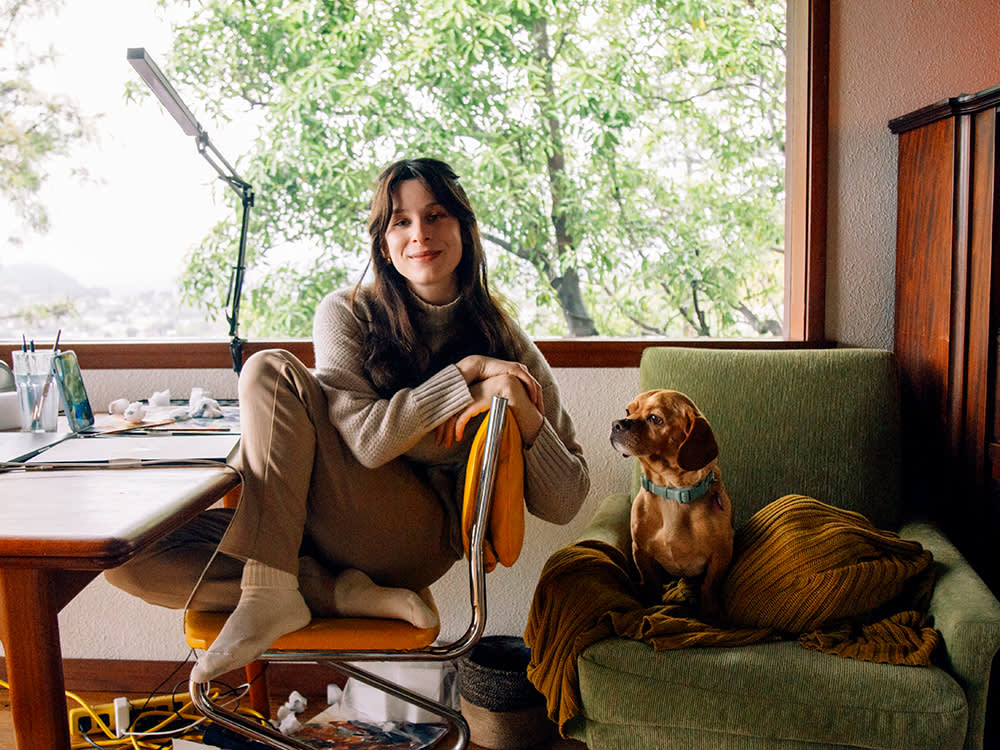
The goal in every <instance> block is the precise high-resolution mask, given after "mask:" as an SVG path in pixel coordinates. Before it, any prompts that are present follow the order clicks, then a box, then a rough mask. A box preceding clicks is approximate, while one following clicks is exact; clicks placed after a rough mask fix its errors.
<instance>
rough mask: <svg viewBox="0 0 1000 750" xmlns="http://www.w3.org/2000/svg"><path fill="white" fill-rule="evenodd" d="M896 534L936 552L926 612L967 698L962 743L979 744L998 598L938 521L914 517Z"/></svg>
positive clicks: (996, 638) (999, 618) (996, 636)
mask: <svg viewBox="0 0 1000 750" xmlns="http://www.w3.org/2000/svg"><path fill="white" fill-rule="evenodd" d="M900 535H901V536H903V537H905V538H907V539H913V540H915V541H918V542H920V543H921V544H922V545H923V546H924V548H925V549H927V550H930V552H931V554H932V555H934V560H935V562H936V563H937V582H936V583H935V585H934V595H933V597H932V598H931V604H930V614H931V616H932V617H933V618H934V627H936V628H937V629H938V630H939V631H940V632H941V635H942V637H943V640H944V652H945V653H944V657H945V660H946V663H947V667H948V668H949V670H950V671H951V673H952V675H953V676H954V677H955V679H956V680H957V681H958V683H959V684H960V685H961V686H962V689H963V690H965V694H966V698H967V700H968V702H969V730H968V732H967V733H966V744H965V747H966V749H967V750H971V748H978V747H982V738H983V730H984V728H985V725H986V698H987V693H988V691H989V684H990V667H991V666H992V664H993V657H994V656H995V655H996V653H997V651H998V650H1000V602H998V601H997V599H996V597H995V596H994V595H993V593H992V592H991V591H990V590H989V588H988V587H987V586H986V584H985V583H984V582H983V580H982V579H981V578H980V577H979V575H978V574H977V573H976V571H975V570H974V569H973V568H972V566H971V565H970V564H969V563H968V561H966V559H965V558H964V557H963V556H962V554H961V553H960V552H959V551H958V550H957V549H956V548H955V545H954V544H952V543H951V541H949V539H948V538H947V537H946V536H945V535H944V534H943V533H942V532H941V530H940V529H939V528H938V527H937V526H935V525H934V524H932V523H928V522H923V521H921V522H912V523H908V524H906V525H904V526H903V528H902V529H901V530H900Z"/></svg>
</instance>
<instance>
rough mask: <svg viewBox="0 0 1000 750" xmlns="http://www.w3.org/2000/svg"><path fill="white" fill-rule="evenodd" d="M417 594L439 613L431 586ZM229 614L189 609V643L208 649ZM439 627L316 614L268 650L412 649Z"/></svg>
mask: <svg viewBox="0 0 1000 750" xmlns="http://www.w3.org/2000/svg"><path fill="white" fill-rule="evenodd" d="M417 593H418V595H419V596H420V598H421V599H423V600H424V602H425V603H426V604H427V606H429V607H430V608H431V609H432V610H434V612H435V614H436V613H437V606H436V605H435V603H434V598H433V597H432V596H431V592H430V589H423V590H421V591H418V592H417ZM228 617H229V613H228V612H195V611H194V610H188V611H186V612H185V613H184V636H185V638H186V639H187V644H188V646H190V647H191V648H197V649H207V648H208V647H209V646H211V645H212V642H213V641H214V640H215V638H216V636H218V634H219V631H220V630H221V629H222V626H223V625H224V624H225V622H226V619H227V618H228ZM440 630H441V628H440V626H435V627H433V628H417V627H414V626H413V625H411V624H410V623H408V622H404V621H403V620H390V619H383V618H378V617H314V618H313V620H312V622H310V623H309V624H308V625H306V626H305V627H304V628H302V629H301V630H296V631H294V632H292V633H288V634H286V635H283V636H281V638H279V639H278V640H276V641H275V642H274V643H273V644H271V648H270V649H269V651H411V650H415V649H421V648H426V647H427V646H429V645H430V644H432V643H433V642H434V639H435V638H437V637H438V633H439V632H440Z"/></svg>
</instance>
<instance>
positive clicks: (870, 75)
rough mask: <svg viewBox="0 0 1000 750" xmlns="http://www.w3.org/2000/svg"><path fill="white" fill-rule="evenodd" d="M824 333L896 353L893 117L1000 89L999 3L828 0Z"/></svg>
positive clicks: (985, 0) (972, 0)
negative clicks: (828, 97)
mask: <svg viewBox="0 0 1000 750" xmlns="http://www.w3.org/2000/svg"><path fill="white" fill-rule="evenodd" d="M830 25H831V31H830V36H831V38H830V148H829V153H830V163H829V180H830V182H829V201H828V225H827V242H828V245H827V288H826V292H827V316H826V333H827V336H828V337H829V338H831V339H833V340H835V341H838V342H840V343H841V344H846V345H851V346H873V347H881V348H887V349H891V348H892V344H893V296H894V294H895V247H896V136H894V135H893V134H892V133H890V132H889V127H888V123H889V120H891V119H892V118H894V117H899V116H900V115H904V114H906V113H908V112H911V111H913V110H915V109H919V108H920V107H923V106H926V105H928V104H933V103H935V102H938V101H941V100H943V99H947V98H949V97H953V96H958V95H960V94H965V93H975V92H977V91H982V90H983V89H986V88H990V87H992V86H997V85H1000V56H998V55H997V43H996V31H997V29H998V28H1000V3H998V2H996V0H962V2H941V0H883V1H882V2H871V0H830Z"/></svg>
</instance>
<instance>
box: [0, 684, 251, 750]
mask: <svg viewBox="0 0 1000 750" xmlns="http://www.w3.org/2000/svg"><path fill="white" fill-rule="evenodd" d="M177 669H180V665H178V667H177V668H176V669H175V670H174V673H172V674H175V673H176V671H177ZM167 679H170V677H169V676H168V677H167ZM164 682H166V680H164V681H163V682H161V683H160V684H161V685H162V684H164ZM181 684H183V683H182V682H178V683H176V685H175V688H177V687H179V686H180V685H181ZM0 687H3V688H5V689H7V690H10V684H9V683H7V682H5V681H3V680H0ZM224 688H225V689H223V690H220V689H217V688H213V689H212V690H211V691H210V697H211V699H212V700H213V701H216V702H219V701H221V702H222V705H229V706H232V705H233V704H235V710H236V711H238V712H239V713H241V714H244V715H246V716H249V717H252V718H255V719H257V720H258V721H260V722H261V723H262V724H266V723H267V719H266V718H265V717H263V716H261V715H260V714H259V713H258V712H256V711H254V710H252V709H249V708H245V707H241V706H240V705H239V703H240V701H241V700H242V699H243V698H244V697H245V696H246V694H247V693H248V692H249V690H250V685H249V683H244V684H243V685H239V686H237V687H236V688H233V687H231V686H228V685H225V686H224ZM173 695H175V696H176V695H179V693H177V692H175V693H173ZM66 697H67V698H68V699H69V700H71V701H73V702H74V703H76V704H77V705H78V706H80V708H81V709H83V711H84V712H85V714H86V717H87V718H88V719H89V720H90V722H91V724H90V726H89V727H86V731H84V727H83V725H82V721H78V726H77V727H75V729H76V730H77V732H76V733H75V736H76V737H78V739H74V740H73V741H72V742H71V747H72V748H83V747H97V748H101V749H102V750H113V749H125V748H132V749H133V750H163V749H164V748H168V747H170V744H172V739H173V738H178V739H182V738H183V739H189V740H192V741H200V740H201V739H202V733H201V732H198V731H197V730H198V728H199V727H200V725H201V724H202V723H204V722H205V721H206V719H207V717H205V716H202V715H201V714H200V713H197V712H195V711H194V706H193V704H192V702H191V700H190V698H185V699H184V702H183V703H182V704H181V705H180V706H179V707H177V706H175V707H173V708H171V709H169V710H163V709H158V708H153V709H150V708H149V705H150V704H151V702H153V701H154V700H155V694H150V695H149V696H147V698H146V699H145V703H144V706H143V708H142V709H139V710H138V712H137V713H136V715H135V718H131V716H130V721H129V722H128V726H127V727H126V728H125V729H124V731H116V729H117V728H116V729H112V728H111V727H110V726H108V723H107V722H106V721H105V720H104V719H103V718H102V717H101V715H100V714H99V713H98V712H97V711H96V710H95V709H94V707H93V706H91V705H90V704H89V703H87V702H86V701H85V700H83V699H82V698H81V697H80V696H79V695H77V694H76V693H73V692H71V691H68V690H67V691H66ZM227 698H228V700H227ZM171 702H172V703H173V702H174V701H171ZM131 712H132V709H131V707H130V709H129V713H130V714H131ZM150 720H151V721H153V722H154V723H153V725H152V726H149V727H148V728H145V729H133V728H136V727H138V725H139V724H140V723H145V722H146V721H150ZM178 721H183V722H186V724H185V725H184V726H179V727H177V726H172V725H173V724H176V723H177V722H178ZM123 723H124V722H123ZM91 735H96V738H95V737H92V736H91ZM165 738H169V739H170V740H171V743H164V742H163V741H162V740H163V739H165Z"/></svg>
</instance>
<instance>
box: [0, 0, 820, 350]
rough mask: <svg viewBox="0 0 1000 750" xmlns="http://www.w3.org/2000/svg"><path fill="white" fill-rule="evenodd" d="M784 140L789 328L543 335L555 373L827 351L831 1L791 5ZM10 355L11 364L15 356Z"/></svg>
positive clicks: (111, 346) (304, 344) (191, 345)
mask: <svg viewBox="0 0 1000 750" xmlns="http://www.w3.org/2000/svg"><path fill="white" fill-rule="evenodd" d="M787 7H788V11H787V13H788V15H787V44H788V50H787V54H788V63H787V73H786V117H787V118H788V126H787V131H786V142H785V158H786V166H785V212H786V216H785V234H786V236H785V254H786V255H785V328H786V334H785V337H784V338H781V339H764V338H761V339H749V338H747V339H740V338H734V339H729V338H726V339H721V338H716V339H700V338H698V339H694V338H692V339H684V338H634V339H619V338H615V339H610V338H609V339H603V338H563V339H537V340H536V343H537V344H538V347H539V348H540V349H541V351H542V353H543V354H544V355H545V358H546V359H547V360H548V362H549V364H550V365H551V366H552V367H611V368H628V367H638V366H639V360H640V358H641V356H642V351H643V349H645V348H646V347H649V346H663V345H670V346H684V347H694V348H724V349H795V348H812V347H823V346H830V342H828V341H826V339H825V317H826V222H827V170H826V163H827V138H828V130H827V129H828V111H829V110H828V100H829V35H830V0H788V6H787ZM62 346H63V348H66V349H68V348H72V349H73V350H75V351H76V352H77V354H78V355H79V356H80V358H81V360H82V361H84V362H86V363H87V369H96V370H109V369H145V368H150V369H180V368H192V369H229V368H231V367H232V356H231V354H230V350H229V341H228V340H222V339H220V340H218V341H215V340H203V339H199V340H197V341H173V340H171V341H142V342H113V343H110V342H109V343H105V342H93V341H78V342H75V341H64V342H63V344H62ZM269 348H282V349H287V350H289V351H290V352H292V353H293V354H295V355H296V356H297V357H299V358H300V359H301V360H302V361H303V362H304V363H305V364H306V365H308V366H310V367H311V366H313V365H314V360H313V350H312V342H311V341H310V340H308V339H287V340H278V339H266V340H252V341H246V342H245V343H244V344H243V357H244V358H246V357H248V356H250V355H251V354H253V353H254V352H255V351H259V350H262V349H269ZM3 357H4V358H5V359H6V360H7V362H8V363H10V353H9V351H8V352H4V354H3Z"/></svg>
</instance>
